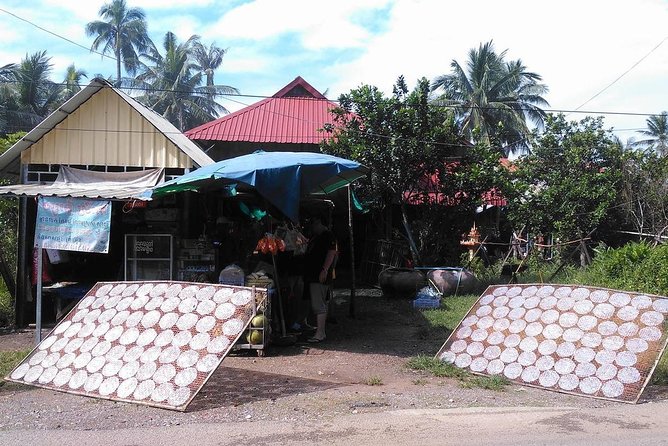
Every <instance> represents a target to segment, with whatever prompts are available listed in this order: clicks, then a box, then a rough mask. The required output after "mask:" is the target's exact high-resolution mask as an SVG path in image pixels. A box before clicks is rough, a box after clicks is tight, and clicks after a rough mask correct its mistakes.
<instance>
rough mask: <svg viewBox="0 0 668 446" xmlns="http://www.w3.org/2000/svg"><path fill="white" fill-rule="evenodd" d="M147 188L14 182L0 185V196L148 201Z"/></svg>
mask: <svg viewBox="0 0 668 446" xmlns="http://www.w3.org/2000/svg"><path fill="white" fill-rule="evenodd" d="M148 191H149V189H147V188H146V187H136V186H135V187H128V186H107V187H100V186H99V185H95V184H80V185H70V184H60V185H55V184H50V185H44V184H14V185H11V186H0V196H9V197H36V196H38V195H39V196H42V197H73V198H100V199H105V200H133V199H134V200H142V201H148V200H150V197H148V195H149V194H150V192H148Z"/></svg>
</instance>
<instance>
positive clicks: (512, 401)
mask: <svg viewBox="0 0 668 446" xmlns="http://www.w3.org/2000/svg"><path fill="white" fill-rule="evenodd" d="M348 293H349V291H348V290H337V291H336V293H335V300H334V307H333V316H334V317H335V320H336V323H332V324H330V325H329V326H328V332H327V340H326V342H324V343H322V344H317V345H311V344H308V343H304V342H298V343H296V344H293V345H289V346H278V345H273V346H270V347H269V348H268V349H267V351H266V356H264V357H258V356H257V354H256V352H254V351H235V352H233V353H231V354H230V355H229V356H228V357H227V358H225V359H224V361H223V362H222V364H221V366H220V367H219V368H218V370H217V371H216V372H214V374H213V375H212V377H211V379H210V380H209V381H208V382H207V383H206V385H205V386H204V387H203V389H202V391H201V392H200V393H199V394H198V395H197V396H196V397H195V399H194V400H193V402H192V403H191V404H190V406H189V408H188V410H187V411H186V412H185V413H181V412H176V411H170V410H165V409H158V408H153V407H149V406H142V405H136V404H129V403H123V402H113V401H107V400H100V399H94V398H86V397H82V396H77V395H70V394H66V393H61V392H55V391H51V390H45V389H39V388H35V387H30V386H23V385H17V384H12V383H9V384H5V385H4V386H2V387H0V430H14V429H59V428H64V429H81V430H96V429H113V428H129V427H147V426H168V425H181V424H191V423H212V422H213V423H217V422H225V421H243V420H248V421H258V420H272V421H305V422H308V421H313V420H321V421H327V420H331V419H333V418H335V417H337V416H339V415H342V414H350V413H365V412H382V411H386V410H397V409H437V408H455V407H500V406H503V407H509V406H511V407H512V406H516V407H520V406H534V407H550V406H561V407H582V408H585V407H586V408H593V407H601V406H610V405H619V404H622V403H615V402H608V401H603V400H597V399H591V398H585V397H577V396H570V395H564V394H560V393H556V392H550V391H546V390H541V389H535V388H530V387H522V386H518V385H510V386H508V387H506V389H505V390H504V391H501V392H499V391H492V390H484V389H480V388H463V387H461V386H460V384H459V383H458V381H456V380H454V379H449V378H437V377H433V376H430V375H428V374H425V373H422V372H416V371H413V370H409V369H408V368H406V362H407V360H408V358H409V357H411V356H415V355H418V354H425V355H430V356H431V355H434V354H435V353H436V352H437V351H438V349H439V348H440V347H441V345H442V344H443V342H445V335H444V334H443V333H435V332H434V330H431V329H430V328H429V325H428V323H427V322H426V321H425V320H424V319H423V318H422V317H421V313H420V312H419V311H415V310H413V309H412V308H411V307H410V302H409V301H405V300H396V299H388V298H385V297H383V296H381V295H380V292H379V291H376V290H359V294H360V295H358V297H357V299H356V317H355V318H354V319H353V318H350V317H348V307H349V303H348ZM33 339H34V333H33V332H32V331H20V332H11V333H5V334H1V335H0V350H17V349H24V348H30V346H31V345H32V344H33ZM371 382H375V383H376V384H377V385H371ZM666 397H668V392H667V391H666V389H665V388H659V387H652V386H650V388H648V389H647V390H646V392H645V394H644V397H643V401H645V402H647V401H656V400H659V399H665V398H666Z"/></svg>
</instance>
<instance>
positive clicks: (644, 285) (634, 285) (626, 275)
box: [570, 242, 668, 296]
mask: <svg viewBox="0 0 668 446" xmlns="http://www.w3.org/2000/svg"><path fill="white" fill-rule="evenodd" d="M570 281H571V282H573V283H578V284H583V285H591V286H599V287H604V288H614V289H620V290H628V291H637V292H641V293H648V294H658V295H664V296H665V295H668V245H659V246H656V247H652V246H651V245H649V244H648V243H646V242H633V243H628V244H626V245H624V246H622V247H621V248H617V249H606V250H604V251H601V252H599V253H598V254H597V255H596V257H595V258H594V261H593V262H592V264H591V265H589V266H588V267H587V268H585V269H582V270H579V271H577V272H575V273H573V274H572V275H571V276H570Z"/></svg>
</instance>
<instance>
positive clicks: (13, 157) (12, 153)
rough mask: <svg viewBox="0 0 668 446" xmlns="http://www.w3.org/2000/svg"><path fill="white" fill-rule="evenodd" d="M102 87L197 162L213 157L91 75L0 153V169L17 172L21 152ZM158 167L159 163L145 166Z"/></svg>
mask: <svg viewBox="0 0 668 446" xmlns="http://www.w3.org/2000/svg"><path fill="white" fill-rule="evenodd" d="M103 88H108V89H110V90H111V91H113V92H115V93H116V94H117V95H118V96H119V97H120V98H121V99H122V100H123V101H124V102H126V103H127V104H128V105H129V106H130V107H132V108H133V109H134V110H136V111H137V112H138V113H139V114H140V115H141V116H142V117H143V118H145V119H146V120H147V121H148V122H150V123H151V124H152V125H153V127H155V129H156V130H157V131H158V132H159V133H161V134H162V135H163V136H164V137H165V138H166V139H168V140H169V141H171V142H172V143H173V144H174V145H175V146H176V147H177V148H178V149H180V150H181V151H182V152H183V153H185V154H186V155H187V156H188V157H189V158H190V159H192V160H193V162H194V163H195V164H197V165H198V166H206V165H208V164H211V163H213V160H212V159H211V158H210V157H209V156H208V155H207V154H206V153H204V152H203V151H202V149H200V148H199V147H198V146H197V145H196V144H195V143H194V142H193V141H191V140H189V139H188V138H187V137H186V136H185V135H183V133H181V132H180V131H179V130H178V129H177V128H176V127H174V126H173V125H172V124H171V123H170V122H169V121H167V120H166V119H165V118H163V117H162V116H160V115H158V114H157V113H155V112H154V111H153V110H151V109H149V108H147V107H145V106H143V105H142V104H140V103H139V102H137V101H136V100H134V99H133V98H131V97H130V96H128V95H127V94H125V93H123V92H122V91H120V90H118V89H116V88H114V87H113V86H112V85H111V84H110V83H109V82H107V81H106V80H104V79H100V78H95V79H93V80H92V81H91V82H90V84H88V85H87V86H86V87H84V88H83V89H82V90H81V91H79V92H78V93H77V94H75V95H74V96H73V97H72V98H70V99H69V100H68V101H67V102H65V103H64V104H63V105H61V106H60V107H58V109H57V110H56V111H54V112H53V113H51V114H50V115H49V116H47V117H46V118H45V119H44V121H42V122H41V123H40V124H38V125H37V126H36V127H35V128H33V129H32V130H31V131H30V132H28V133H27V134H26V135H25V136H24V137H23V138H21V139H20V140H19V141H18V142H17V143H16V144H14V145H13V146H12V147H10V148H9V149H8V150H7V151H5V153H3V154H2V155H0V172H2V173H13V174H18V172H19V165H20V156H21V153H22V152H23V151H24V150H26V149H28V148H30V147H31V146H32V145H33V144H35V143H37V142H38V141H39V140H40V139H41V138H42V137H44V136H45V135H46V134H48V133H49V132H50V131H51V130H53V129H54V128H55V127H56V126H57V125H58V124H59V123H61V122H62V121H64V120H65V119H66V118H67V117H68V116H69V115H71V114H72V113H74V111H76V110H77V109H78V108H79V107H80V106H81V105H82V104H84V103H85V102H86V101H88V100H89V99H90V98H91V97H93V96H94V95H95V94H96V93H98V92H99V91H100V90H102V89H103ZM147 167H161V166H147Z"/></svg>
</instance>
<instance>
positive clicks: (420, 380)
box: [413, 378, 427, 386]
mask: <svg viewBox="0 0 668 446" xmlns="http://www.w3.org/2000/svg"><path fill="white" fill-rule="evenodd" d="M413 384H415V385H416V386H426V385H427V380H426V379H423V378H418V379H414V380H413Z"/></svg>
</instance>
